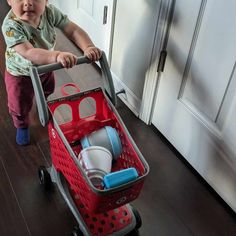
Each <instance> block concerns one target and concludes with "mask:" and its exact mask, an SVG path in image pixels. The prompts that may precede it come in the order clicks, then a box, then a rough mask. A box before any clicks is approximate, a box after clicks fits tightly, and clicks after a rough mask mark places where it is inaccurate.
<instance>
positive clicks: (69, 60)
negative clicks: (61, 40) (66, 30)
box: [56, 52, 77, 68]
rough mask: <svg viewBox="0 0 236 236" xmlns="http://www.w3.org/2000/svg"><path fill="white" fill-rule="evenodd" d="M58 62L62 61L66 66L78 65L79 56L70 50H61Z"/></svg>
mask: <svg viewBox="0 0 236 236" xmlns="http://www.w3.org/2000/svg"><path fill="white" fill-rule="evenodd" d="M56 61H57V62H60V63H61V64H62V65H63V67H65V68H72V67H73V66H74V65H76V61H77V57H76V56H75V55H74V54H72V53H70V52H59V54H58V55H57V59H56Z"/></svg>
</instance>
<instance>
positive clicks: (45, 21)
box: [2, 4, 69, 76]
mask: <svg viewBox="0 0 236 236" xmlns="http://www.w3.org/2000/svg"><path fill="white" fill-rule="evenodd" d="M68 23H69V19H68V17H67V16H66V15H64V14H62V12H60V11H59V10H58V9H57V8H56V7H55V6H53V5H51V4H50V5H48V6H46V9H45V12H44V14H43V15H42V17H41V21H40V24H39V26H38V28H34V27H33V26H31V25H30V24H28V23H26V22H24V21H22V20H20V19H19V18H17V17H16V16H15V14H14V13H13V12H12V10H10V11H9V12H8V14H7V16H6V17H5V19H4V21H3V25H2V32H3V35H4V39H5V42H6V45H7V48H6V53H5V58H6V69H7V71H8V72H9V73H10V74H12V75H15V76H20V75H26V76H28V75H29V68H30V66H32V63H31V61H29V60H27V59H25V58H24V57H23V56H21V55H20V54H19V53H17V52H16V51H15V50H14V48H13V46H15V45H17V44H20V43H24V42H26V41H29V42H30V43H31V44H32V45H33V46H34V47H35V48H44V49H48V50H53V49H54V46H55V43H56V31H55V27H57V28H60V29H62V28H63V27H64V26H65V25H66V24H68Z"/></svg>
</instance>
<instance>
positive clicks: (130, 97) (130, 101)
mask: <svg viewBox="0 0 236 236" xmlns="http://www.w3.org/2000/svg"><path fill="white" fill-rule="evenodd" d="M111 73H112V78H113V82H114V87H115V92H116V93H117V92H119V91H121V90H124V91H125V93H120V94H118V97H119V98H120V99H121V101H122V102H124V104H125V105H126V106H127V107H128V108H129V109H130V110H131V111H132V112H133V113H134V114H135V115H136V116H139V112H140V107H141V99H139V98H138V97H137V96H136V95H135V94H134V93H133V92H132V91H131V90H130V89H129V88H128V87H127V86H126V85H125V84H124V83H123V82H122V81H121V80H120V79H119V78H118V77H117V76H116V75H115V74H114V73H113V72H111Z"/></svg>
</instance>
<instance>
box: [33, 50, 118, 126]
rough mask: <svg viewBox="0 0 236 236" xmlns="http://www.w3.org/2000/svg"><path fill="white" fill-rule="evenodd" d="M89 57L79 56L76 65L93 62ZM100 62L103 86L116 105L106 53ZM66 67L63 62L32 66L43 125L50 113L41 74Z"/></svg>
mask: <svg viewBox="0 0 236 236" xmlns="http://www.w3.org/2000/svg"><path fill="white" fill-rule="evenodd" d="M91 62H92V61H90V60H89V59H88V58H87V57H85V56H82V57H78V58H77V63H76V65H79V64H83V63H91ZM99 63H100V66H101V70H102V77H103V82H104V83H103V87H104V89H105V91H106V92H107V93H108V95H109V98H110V99H111V101H112V103H113V104H114V105H116V94H115V89H114V84H113V79H112V75H111V71H110V67H109V64H108V62H107V59H106V55H105V53H104V52H102V56H101V58H100V59H99ZM62 68H64V67H63V66H62V65H61V63H53V64H48V65H41V66H37V67H36V66H33V67H31V68H30V77H31V80H32V84H33V88H34V93H35V100H36V104H37V107H38V113H39V119H40V122H41V124H42V126H46V125H47V123H48V121H49V113H48V107H47V103H46V100H45V96H44V92H43V88H42V85H41V80H40V77H39V74H43V73H49V72H52V71H55V70H59V69H62Z"/></svg>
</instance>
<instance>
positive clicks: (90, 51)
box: [84, 46, 102, 61]
mask: <svg viewBox="0 0 236 236" xmlns="http://www.w3.org/2000/svg"><path fill="white" fill-rule="evenodd" d="M84 55H85V56H86V57H87V58H89V59H90V60H91V61H98V60H99V59H100V57H101V56H102V51H101V50H100V49H99V48H97V47H95V46H89V47H87V48H86V49H85V50H84Z"/></svg>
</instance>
